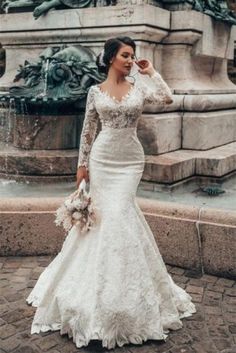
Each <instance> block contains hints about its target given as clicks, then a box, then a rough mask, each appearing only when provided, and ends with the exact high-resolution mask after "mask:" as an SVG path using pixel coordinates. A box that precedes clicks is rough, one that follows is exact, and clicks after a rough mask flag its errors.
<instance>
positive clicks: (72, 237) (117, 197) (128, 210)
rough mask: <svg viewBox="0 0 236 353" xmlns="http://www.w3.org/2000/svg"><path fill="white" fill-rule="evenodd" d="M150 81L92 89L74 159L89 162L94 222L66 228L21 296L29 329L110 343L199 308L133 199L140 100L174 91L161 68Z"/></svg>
mask: <svg viewBox="0 0 236 353" xmlns="http://www.w3.org/2000/svg"><path fill="white" fill-rule="evenodd" d="M151 81H152V83H153V86H154V88H152V89H151V88H150V87H148V86H146V85H144V84H138V83H137V82H136V83H135V84H134V86H133V87H132V88H131V89H130V91H129V93H128V94H127V95H126V96H124V97H123V98H122V100H121V101H118V100H116V99H115V98H114V97H110V96H109V94H108V93H105V92H103V91H102V90H101V89H100V87H99V85H94V86H92V87H91V88H90V90H89V93H88V98H87V105H86V115H85V120H84V125H83V130H82V135H81V143H80V154H79V162H78V165H84V166H86V167H88V169H89V174H90V192H91V196H92V200H93V202H94V205H95V209H96V216H97V222H96V225H95V226H94V228H93V229H91V230H90V231H89V232H88V233H86V234H81V233H80V232H79V231H78V229H77V228H75V227H73V228H72V229H71V231H70V232H69V234H68V236H67V238H66V239H65V241H64V243H63V246H62V249H61V251H60V252H59V253H58V255H57V256H56V257H55V258H54V260H53V261H52V262H51V263H50V264H49V266H48V267H46V269H45V270H44V271H43V272H42V274H41V275H40V277H39V279H38V281H37V283H36V285H35V287H34V288H33V290H32V291H31V293H30V294H29V296H28V298H27V299H26V300H27V302H28V303H29V304H30V303H32V305H33V306H36V307H37V310H36V313H35V316H34V319H33V323H32V327H31V333H32V334H33V333H39V332H40V331H48V330H60V333H61V334H64V333H67V334H68V335H69V337H72V338H73V341H74V343H75V344H76V346H77V347H82V346H86V345H88V343H89V341H90V340H93V339H97V340H101V341H102V345H103V346H104V347H107V348H108V349H110V348H113V347H115V346H116V345H118V346H123V345H124V344H126V343H135V344H141V343H142V342H144V341H146V340H147V339H156V340H166V338H167V334H168V333H169V329H172V330H177V329H180V328H181V327H182V322H181V320H180V319H182V318H184V317H187V316H190V315H192V314H193V313H194V312H196V308H195V305H194V304H193V303H192V302H191V299H192V298H191V296H190V295H189V294H188V293H187V292H185V291H184V289H182V288H181V287H179V286H177V285H176V284H175V283H174V281H173V280H172V278H171V276H170V275H169V274H168V272H167V269H166V266H165V264H164V262H163V259H162V257H161V254H160V252H159V250H158V247H157V244H156V242H155V240H154V236H153V234H152V232H151V230H150V228H149V226H148V224H147V222H146V220H145V218H144V216H143V214H142V212H141V210H140V209H139V206H138V204H137V202H136V200H135V194H136V190H137V186H138V183H139V181H140V179H141V176H142V172H143V168H144V152H143V148H142V145H141V143H140V142H139V140H138V138H137V133H136V128H137V123H138V119H139V117H140V116H141V113H142V110H143V108H144V105H145V104H147V103H149V104H154V105H157V104H160V105H163V104H165V103H166V100H168V99H170V98H171V97H172V94H171V91H170V89H169V87H168V86H167V84H166V83H165V81H164V80H163V79H162V77H161V75H160V74H159V73H157V72H155V74H154V75H153V76H152V77H151ZM99 119H100V121H101V125H102V130H101V131H100V132H99V134H98V136H97V137H96V133H97V127H98V121H99ZM95 137H96V139H95ZM49 236H50V235H49Z"/></svg>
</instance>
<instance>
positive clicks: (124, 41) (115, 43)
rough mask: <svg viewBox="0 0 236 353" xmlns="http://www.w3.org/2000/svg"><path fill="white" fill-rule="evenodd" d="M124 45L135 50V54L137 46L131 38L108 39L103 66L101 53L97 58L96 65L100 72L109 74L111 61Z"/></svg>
mask: <svg viewBox="0 0 236 353" xmlns="http://www.w3.org/2000/svg"><path fill="white" fill-rule="evenodd" d="M122 45H129V46H131V47H132V48H133V50H134V52H135V49H136V44H135V42H134V41H133V39H131V38H130V37H115V38H110V39H108V40H107V41H106V42H105V44H104V54H103V60H102V61H103V63H104V64H105V65H101V53H100V54H99V55H98V56H97V59H96V64H97V67H98V71H99V72H100V73H103V74H107V73H108V70H109V66H110V60H111V59H112V58H113V57H114V56H116V54H117V53H118V51H119V49H120V48H121V46H122Z"/></svg>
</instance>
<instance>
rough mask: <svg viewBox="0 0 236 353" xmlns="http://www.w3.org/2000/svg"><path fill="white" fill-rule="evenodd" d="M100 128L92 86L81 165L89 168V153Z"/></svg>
mask: <svg viewBox="0 0 236 353" xmlns="http://www.w3.org/2000/svg"><path fill="white" fill-rule="evenodd" d="M97 129H98V113H97V111H96V108H95V104H94V91H93V89H92V87H90V89H89V91H88V96H87V102H86V109H85V118H84V123H83V128H82V133H81V138H80V151H79V161H78V167H79V166H85V167H86V168H87V169H88V158H89V153H90V150H91V147H92V144H93V141H94V139H95V136H96V132H97Z"/></svg>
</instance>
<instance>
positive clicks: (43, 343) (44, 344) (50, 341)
mask: <svg viewBox="0 0 236 353" xmlns="http://www.w3.org/2000/svg"><path fill="white" fill-rule="evenodd" d="M35 344H36V346H38V348H40V349H41V350H42V351H44V352H45V351H48V350H49V349H51V348H54V347H56V346H57V345H58V342H57V341H56V340H55V339H54V338H52V337H50V335H49V336H47V337H43V338H42V339H41V340H39V341H37V342H36V343H35Z"/></svg>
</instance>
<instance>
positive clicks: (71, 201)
mask: <svg viewBox="0 0 236 353" xmlns="http://www.w3.org/2000/svg"><path fill="white" fill-rule="evenodd" d="M94 221H95V216H94V209H93V205H92V201H91V197H90V195H89V193H88V192H87V191H86V183H85V180H84V179H83V180H82V182H81V184H80V186H79V188H78V190H76V191H75V192H73V193H72V194H71V195H69V196H68V197H67V198H66V199H65V200H64V202H63V204H62V205H61V206H60V207H59V208H58V209H57V211H56V219H55V223H56V225H57V226H59V225H62V226H63V228H64V229H65V230H66V232H68V231H69V230H70V229H71V228H72V227H73V226H74V225H75V226H76V227H78V228H79V229H80V230H81V232H82V233H85V232H87V231H89V229H90V228H91V227H92V225H93V223H94Z"/></svg>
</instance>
